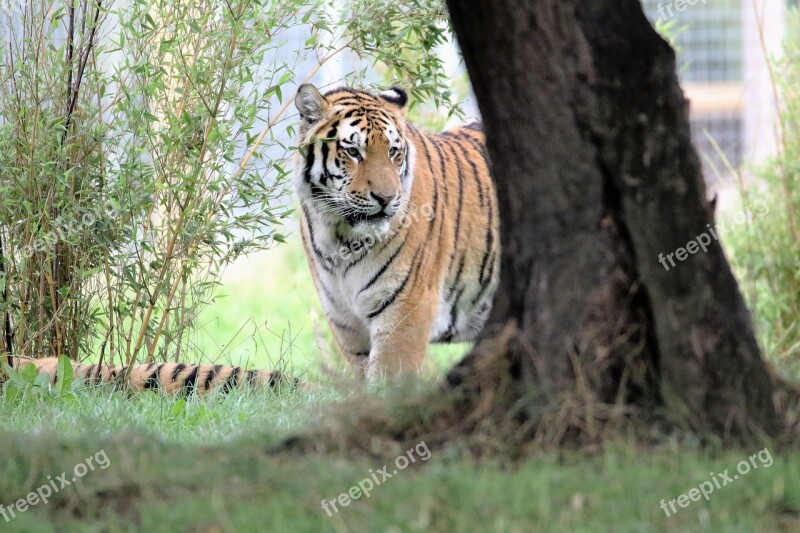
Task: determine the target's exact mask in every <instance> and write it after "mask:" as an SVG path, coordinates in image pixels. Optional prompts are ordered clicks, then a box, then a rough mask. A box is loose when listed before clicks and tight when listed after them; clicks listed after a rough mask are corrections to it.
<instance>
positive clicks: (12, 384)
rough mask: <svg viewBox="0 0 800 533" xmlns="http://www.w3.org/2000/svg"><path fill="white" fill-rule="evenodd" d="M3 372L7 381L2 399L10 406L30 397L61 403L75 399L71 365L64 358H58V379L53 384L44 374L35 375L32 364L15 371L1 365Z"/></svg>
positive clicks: (47, 375)
mask: <svg viewBox="0 0 800 533" xmlns="http://www.w3.org/2000/svg"><path fill="white" fill-rule="evenodd" d="M3 372H4V374H5V375H6V376H7V380H8V381H7V383H6V384H5V386H4V391H3V392H4V399H5V401H7V402H9V403H11V404H15V403H19V402H21V401H22V400H24V399H29V398H30V397H32V396H36V397H39V398H58V399H60V400H62V401H63V400H74V399H75V397H74V395H73V394H72V389H73V385H74V384H75V381H74V377H73V374H72V363H71V362H70V360H69V359H68V358H67V357H65V356H61V357H59V358H58V366H57V368H56V376H57V377H58V379H56V382H55V384H51V383H50V378H51V376H50V375H49V374H47V373H46V372H45V373H41V374H39V373H37V372H36V367H35V366H34V365H33V364H32V363H27V364H25V365H22V367H21V368H19V369H17V370H14V369H12V368H11V367H10V366H8V364H7V363H3Z"/></svg>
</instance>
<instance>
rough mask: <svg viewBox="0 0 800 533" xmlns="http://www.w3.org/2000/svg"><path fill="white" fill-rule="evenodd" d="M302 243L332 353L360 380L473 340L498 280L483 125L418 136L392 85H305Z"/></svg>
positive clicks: (403, 96)
mask: <svg viewBox="0 0 800 533" xmlns="http://www.w3.org/2000/svg"><path fill="white" fill-rule="evenodd" d="M294 103H295V107H296V108H297V111H298V112H299V116H300V124H299V127H298V133H299V141H298V142H297V145H298V150H297V152H296V155H295V156H294V159H295V161H294V182H295V189H296V191H297V195H298V197H299V204H300V209H299V212H300V234H301V240H302V243H303V247H304V250H305V255H306V258H307V262H308V264H309V266H310V269H311V274H312V278H313V281H314V285H315V286H316V289H317V293H318V295H319V298H320V300H321V302H322V306H323V310H324V312H325V316H326V318H327V322H328V324H329V326H330V329H331V331H332V333H333V337H334V339H335V344H336V345H337V347H338V349H339V351H341V352H342V353H343V354H344V356H345V358H346V360H347V361H348V362H349V364H350V367H351V368H352V369H353V370H354V372H355V374H356V376H357V377H358V378H359V379H361V380H364V379H366V380H367V381H374V380H375V379H379V378H380V377H390V376H398V375H401V374H412V375H413V374H414V373H418V372H419V370H420V369H421V367H422V364H423V362H424V360H425V356H426V352H427V349H428V346H429V344H430V343H450V342H466V341H472V340H474V339H475V337H476V336H477V334H478V332H480V331H481V329H482V328H483V325H484V324H485V322H486V320H487V317H488V315H489V312H490V310H491V307H492V301H493V298H494V293H495V290H496V288H497V285H498V276H499V271H500V238H499V216H498V204H497V195H496V191H495V186H494V182H493V181H492V177H491V174H490V162H489V157H488V152H487V149H486V144H485V137H484V134H483V132H482V126H481V124H480V123H479V122H475V123H472V124H469V125H466V126H463V127H458V128H455V129H451V130H448V131H444V132H442V133H423V132H422V131H421V130H420V129H417V128H416V127H414V126H413V125H411V124H410V123H409V122H408V121H407V120H406V117H407V113H408V109H409V97H408V94H407V92H406V91H405V90H403V89H402V88H399V87H392V88H391V89H388V90H386V91H383V92H380V93H376V92H370V91H368V90H362V89H353V88H347V87H342V88H335V89H332V90H328V91H326V92H325V93H324V94H323V93H321V92H320V90H319V89H317V88H316V87H315V86H314V85H312V84H303V85H301V86H300V87H299V88H298V91H297V94H296V96H295V100H294Z"/></svg>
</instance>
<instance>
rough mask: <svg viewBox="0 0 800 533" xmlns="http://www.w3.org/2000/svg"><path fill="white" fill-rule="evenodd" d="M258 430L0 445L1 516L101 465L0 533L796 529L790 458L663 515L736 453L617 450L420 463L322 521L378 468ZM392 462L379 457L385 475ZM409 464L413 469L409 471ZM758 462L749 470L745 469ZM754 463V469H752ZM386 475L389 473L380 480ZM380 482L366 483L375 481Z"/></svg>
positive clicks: (798, 483)
mask: <svg viewBox="0 0 800 533" xmlns="http://www.w3.org/2000/svg"><path fill="white" fill-rule="evenodd" d="M257 433H258V432H256V433H254V434H252V435H250V436H249V437H248V438H246V439H239V440H238V441H237V444H236V446H230V445H229V446H211V447H209V446H199V447H198V446H195V445H188V444H179V443H174V442H165V441H160V440H158V439H152V438H149V437H148V435H147V434H142V433H138V432H131V431H126V432H122V433H117V434H113V435H107V436H102V435H100V434H97V433H89V434H87V435H83V436H81V437H80V438H77V439H70V440H65V439H64V438H63V436H61V435H59V434H58V433H55V432H52V431H45V432H43V433H42V434H38V435H36V436H30V435H26V436H9V435H7V434H5V435H3V436H0V448H2V449H3V450H4V453H3V454H2V456H0V494H2V501H3V503H4V504H5V505H6V506H8V505H9V504H11V503H12V502H14V501H15V500H16V499H18V498H21V497H25V495H26V494H27V493H28V492H29V491H31V490H35V489H36V488H38V487H40V486H41V485H42V484H46V483H48V479H47V476H48V475H50V476H51V477H56V476H57V475H59V474H60V473H61V472H67V473H69V474H71V473H72V472H73V469H74V465H76V464H78V463H81V462H85V459H86V458H87V457H96V456H97V455H98V454H101V455H102V456H103V457H105V458H106V460H105V461H103V462H102V463H97V464H99V465H100V466H102V465H107V467H106V468H99V467H97V468H95V469H94V470H93V471H88V472H87V473H86V475H85V476H83V477H82V478H80V480H79V481H78V482H77V483H76V484H74V485H73V486H69V487H66V488H65V489H63V490H62V491H60V492H57V493H56V494H54V495H53V497H52V501H50V503H48V504H47V505H38V506H36V507H34V508H33V509H32V510H28V511H26V512H24V513H21V514H19V515H18V516H17V517H16V518H14V519H13V520H10V521H9V522H8V523H3V524H2V527H3V530H4V531H69V530H82V531H100V530H102V531H138V530H147V531H150V530H152V531H451V530H457V531H462V530H463V531H487V530H488V531H533V530H537V531H538V530H542V531H598V530H599V531H603V530H613V531H699V530H713V531H759V530H760V531H776V530H780V529H784V530H791V529H796V528H797V527H800V522H798V518H797V517H798V510H800V457H798V456H791V457H788V456H787V457H778V456H773V455H770V457H771V458H772V459H773V461H774V462H773V464H772V465H771V466H769V467H765V466H763V465H762V466H761V468H758V469H755V470H752V471H751V472H750V473H749V474H747V476H743V477H741V478H740V479H739V480H736V481H735V482H733V483H732V484H730V485H728V486H724V487H721V488H720V489H718V490H716V492H714V493H712V494H711V495H710V499H709V501H705V500H701V501H699V502H696V503H692V504H691V505H690V506H689V507H688V508H686V509H681V510H680V511H679V512H678V513H677V514H675V515H674V516H671V517H669V518H667V517H666V515H665V514H664V512H663V511H662V509H661V508H660V502H661V500H662V499H666V500H671V499H673V498H677V497H678V496H679V495H680V494H684V493H688V491H689V490H690V489H691V488H693V487H696V486H697V485H699V484H700V483H702V482H704V481H707V480H709V477H710V475H709V473H710V472H714V473H722V472H724V471H725V470H728V471H729V472H730V473H731V474H733V472H734V471H735V468H736V465H737V463H739V462H740V461H741V460H742V459H746V457H747V455H748V454H747V453H744V452H725V453H721V454H711V453H709V452H700V451H697V450H686V449H679V448H671V447H664V448H658V449H647V450H641V449H637V448H636V447H635V446H632V445H629V444H625V443H624V442H620V443H617V444H616V445H614V446H612V447H611V448H610V449H609V450H607V451H606V452H604V453H603V454H601V455H597V456H594V457H590V458H586V457H577V456H575V457H573V456H571V455H569V454H566V455H561V456H556V455H544V456H540V457H537V458H536V459H531V460H528V461H526V462H524V463H522V464H519V465H517V466H515V467H514V468H508V467H506V466H504V465H502V464H499V463H495V462H491V461H489V462H477V461H475V460H472V459H470V458H468V457H463V456H460V455H458V454H449V453H447V452H443V451H439V452H432V453H431V454H430V456H429V459H428V460H427V461H426V462H425V463H424V467H421V468H420V467H417V466H411V467H408V468H407V469H405V470H400V471H399V472H398V473H397V474H395V475H394V476H393V477H392V478H391V479H387V480H386V481H384V482H383V483H382V484H380V485H378V486H376V487H375V488H374V489H373V491H372V493H371V495H370V497H369V498H363V497H361V498H360V499H358V500H355V501H352V502H351V503H350V504H349V505H348V506H347V507H342V508H340V510H339V512H338V513H332V515H333V516H330V517H329V516H328V515H327V513H326V512H325V511H323V510H322V508H321V502H322V500H328V501H330V500H332V499H334V498H337V497H338V495H339V494H342V493H344V492H346V491H349V489H350V487H352V486H354V485H357V484H358V483H359V482H360V481H362V480H363V479H364V478H367V477H369V476H370V469H372V470H377V469H380V468H381V467H382V466H384V464H387V463H385V462H384V461H383V460H379V461H376V460H370V459H367V458H342V457H324V458H321V457H316V456H305V457H298V456H282V455H277V456H276V455H271V456H268V455H266V454H265V453H264V450H265V446H264V440H267V441H268V440H270V439H269V435H267V438H266V439H262V438H261V435H258V434H257ZM391 463H392V459H389V460H388V464H389V466H390V468H391ZM417 464H423V463H422V462H421V461H418V462H417ZM759 464H760V463H759ZM764 464H766V463H764ZM389 472H392V470H391V469H390V470H389ZM378 479H380V478H378ZM0 520H1V519H0Z"/></svg>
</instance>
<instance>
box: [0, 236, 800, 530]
mask: <svg viewBox="0 0 800 533" xmlns="http://www.w3.org/2000/svg"><path fill="white" fill-rule="evenodd" d="M223 281H224V284H223V286H222V287H221V288H220V290H219V291H218V293H217V294H216V296H215V302H214V304H213V305H211V306H209V307H207V308H206V309H204V310H203V312H202V314H201V315H200V319H199V325H200V327H199V330H198V332H197V333H196V335H195V337H194V339H193V341H194V345H195V348H194V353H193V354H192V356H191V358H190V356H189V355H187V356H186V360H187V361H190V360H196V361H201V360H202V361H216V362H233V363H237V364H247V365H249V366H250V367H258V368H276V367H277V368H281V369H285V370H289V371H290V372H293V373H294V374H295V375H299V376H301V378H302V379H303V380H305V381H313V382H316V383H320V384H321V386H320V387H319V388H318V389H314V390H311V391H288V390H284V391H279V392H271V391H234V392H233V393H231V394H229V395H221V394H212V395H210V396H208V397H204V398H195V397H190V398H188V399H185V400H183V399H176V398H171V397H167V396H164V395H162V394H155V393H154V394H141V395H136V396H133V397H129V396H128V395H126V394H125V393H123V392H119V391H116V392H115V391H112V390H111V389H109V388H87V387H82V388H78V389H76V390H75V391H73V392H72V393H71V394H67V395H65V396H61V397H49V396H42V395H31V396H29V397H26V398H24V399H22V400H20V399H19V398H12V397H7V396H6V395H3V396H2V397H0V428H3V429H2V432H0V505H3V506H4V507H3V508H0V531H72V530H78V531H138V530H148V531H149V530H152V531H208V532H216V531H223V532H227V531H337V532H339V531H452V530H456V531H461V530H463V531H509V532H514V531H531V530H542V531H559V532H560V531H605V530H611V531H702V530H707V531H742V532H745V531H746V532H749V531H776V530H786V531H791V530H798V529H800V455H798V454H795V453H792V454H790V455H778V453H777V452H773V451H772V450H767V453H768V454H769V456H770V458H771V459H772V460H773V461H774V462H773V463H772V464H771V465H770V466H766V465H765V464H764V463H759V464H760V467H759V468H756V469H753V470H752V471H751V472H749V473H748V474H747V475H745V476H741V478H740V479H738V480H736V481H735V482H732V483H731V484H729V485H728V486H724V487H720V488H719V489H715V491H714V493H713V494H711V495H710V497H709V500H708V501H706V500H705V499H701V500H700V501H697V502H692V503H691V504H690V505H689V506H688V507H687V508H681V509H680V510H679V511H678V512H677V513H674V515H673V516H670V517H667V516H666V514H665V513H664V511H663V510H662V508H661V506H660V505H661V501H662V499H663V500H665V501H666V502H667V505H669V503H668V502H669V501H670V500H673V499H675V500H676V502H678V500H677V498H678V497H679V496H680V495H681V494H687V495H689V494H691V493H690V490H691V489H692V488H694V487H698V486H700V485H701V484H703V483H709V482H710V481H711V480H712V479H714V478H716V479H717V480H719V479H720V476H719V474H722V473H724V472H725V471H726V470H728V472H729V473H730V474H731V476H732V475H733V474H734V473H735V472H736V467H737V464H738V463H739V462H740V461H742V460H747V458H748V456H750V455H752V454H753V453H754V452H757V451H758V450H747V451H726V452H719V453H714V452H713V451H711V450H708V449H705V450H701V449H698V448H694V447H692V446H690V445H689V446H687V444H685V443H684V444H682V445H680V446H678V445H675V444H669V443H668V444H664V445H662V446H660V447H656V448H643V447H641V446H639V445H636V444H633V443H631V442H628V441H626V440H624V439H623V440H620V441H618V442H612V443H609V444H608V448H607V449H606V451H604V452H602V453H598V454H594V455H592V456H589V457H587V456H584V455H578V454H574V453H571V452H562V453H560V454H557V455H556V454H540V455H537V456H534V457H531V458H529V459H526V460H525V461H522V462H510V461H508V460H506V461H504V460H503V459H502V457H496V458H493V459H489V460H487V459H480V460H478V459H475V458H473V457H471V456H470V455H468V454H467V453H466V452H463V451H457V450H458V449H459V448H457V447H453V448H452V449H449V448H444V449H442V448H438V449H434V451H432V452H431V454H430V456H429V458H428V459H427V460H425V461H422V460H419V461H417V462H416V463H415V464H414V465H412V466H411V467H409V468H408V469H406V470H400V471H398V473H397V474H396V475H394V476H393V477H392V478H391V479H387V480H386V481H384V482H383V484H381V485H379V486H376V487H374V489H373V490H372V492H371V495H370V497H369V498H365V497H360V498H359V499H358V500H354V501H352V502H351V503H349V505H347V506H346V507H342V504H341V503H338V504H337V506H339V507H340V509H339V512H335V513H334V512H332V513H331V516H329V515H328V513H327V512H326V511H325V510H323V508H322V506H321V502H322V500H327V501H331V500H333V499H335V498H338V497H339V495H341V494H343V493H345V492H346V491H349V490H350V488H351V487H353V486H357V485H358V483H359V482H362V483H363V480H364V479H365V478H368V477H370V476H371V475H372V472H377V471H378V470H379V469H380V468H381V467H382V466H384V464H386V463H387V461H388V462H389V464H390V468H389V470H388V472H390V473H391V472H393V470H394V468H392V467H391V461H392V460H393V459H392V458H391V457H390V458H389V459H381V460H375V459H368V458H365V457H362V456H357V457H346V456H340V455H337V454H334V455H331V454H328V455H315V454H312V455H308V456H299V455H287V454H285V453H280V454H276V453H272V452H270V451H269V448H270V446H272V445H274V444H276V443H278V442H280V441H281V440H282V439H284V438H285V437H287V436H289V435H291V434H294V433H297V432H302V431H303V430H305V429H307V428H314V427H317V426H319V425H329V424H335V423H336V422H335V419H334V418H333V415H332V414H331V410H332V406H335V404H337V403H339V402H341V401H344V400H349V403H348V405H360V402H369V401H373V400H374V399H373V398H370V397H361V396H356V397H355V401H354V399H353V398H352V396H353V395H361V394H365V393H363V392H361V391H358V390H357V389H358V388H357V387H355V386H354V385H353V384H352V382H349V381H347V380H346V379H342V378H341V374H343V373H344V369H343V367H342V364H341V360H340V358H339V356H338V355H337V354H336V353H335V350H334V349H333V347H332V344H331V339H330V333H329V332H328V329H327V326H326V325H325V322H324V316H323V314H322V311H321V308H320V305H319V301H318V298H317V296H316V293H315V291H314V289H313V286H312V282H311V278H310V275H309V273H308V268H307V266H306V264H305V258H304V257H303V252H302V250H301V248H300V246H299V244H298V242H297V239H296V238H292V239H291V240H290V242H289V244H287V245H284V246H281V247H279V248H276V249H274V250H271V251H268V252H264V253H261V254H257V255H254V256H252V257H250V258H247V259H245V260H242V261H240V262H239V263H237V264H236V265H234V266H232V267H231V268H230V269H229V271H228V272H227V273H226V276H225V278H224V280H223ZM467 348H468V346H465V345H461V346H455V347H434V348H433V349H432V350H431V354H430V357H429V360H428V364H427V368H426V371H425V372H424V379H423V382H424V383H427V384H432V383H435V380H436V379H437V378H439V377H441V376H442V374H443V373H444V372H446V370H447V369H448V368H449V367H450V365H452V363H453V362H455V361H456V360H457V359H458V358H459V357H460V356H461V355H462V354H463V353H464V352H465V351H466V349H467ZM323 363H325V364H323ZM326 366H327V367H329V368H333V371H332V372H331V371H329V370H326V369H325V367H326ZM423 386H424V384H423ZM374 394H378V393H374ZM401 451H402V450H401ZM389 455H390V454H388V452H387V456H389ZM762 455H763V454H762ZM89 457H92V458H94V460H95V463H97V464H99V465H100V466H102V465H105V468H101V467H96V468H95V469H94V470H91V471H88V472H86V474H85V475H84V476H82V477H80V479H78V480H77V481H76V482H75V483H72V484H70V485H69V486H65V487H64V488H63V489H61V490H59V491H57V492H55V493H54V494H52V495H50V496H49V497H48V499H49V503H47V504H44V503H41V502H39V503H37V504H36V505H35V506H33V507H32V508H31V509H29V510H26V511H24V512H19V505H18V504H17V502H18V501H19V500H20V499H21V498H26V497H28V494H29V493H30V492H31V491H35V490H36V489H37V488H41V487H42V486H43V485H46V484H48V483H50V482H51V479H52V480H55V479H57V478H58V476H59V475H60V474H61V473H62V472H67V473H73V472H74V468H75V465H78V464H79V463H80V464H85V459H87V458H89ZM98 457H99V458H102V459H103V461H102V462H99V463H98ZM392 457H395V456H392ZM370 469H372V472H370ZM712 473H714V476H712ZM48 476H50V478H48ZM69 477H70V476H68V478H69ZM53 483H55V481H53ZM695 495H696V494H695ZM687 498H688V496H687ZM34 499H35V497H34ZM683 501H684V503H686V502H687V501H689V500H683ZM12 504H13V505H14V506H15V507H12V508H11V509H12V510H13V509H17V512H16V516H15V517H13V518H11V519H10V520H9V521H6V520H5V519H4V518H3V513H2V510H3V509H5V510H6V514H8V512H9V511H8V509H9V507H10V506H11V505H12ZM328 507H329V508H330V504H328Z"/></svg>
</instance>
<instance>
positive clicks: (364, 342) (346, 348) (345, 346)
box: [328, 319, 370, 380]
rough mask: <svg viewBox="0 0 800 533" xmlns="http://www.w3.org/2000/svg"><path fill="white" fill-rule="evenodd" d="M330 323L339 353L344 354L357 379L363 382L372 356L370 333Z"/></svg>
mask: <svg viewBox="0 0 800 533" xmlns="http://www.w3.org/2000/svg"><path fill="white" fill-rule="evenodd" d="M328 323H329V324H330V327H331V331H332V332H333V338H334V339H335V340H336V344H337V346H338V347H339V351H340V352H341V353H342V354H344V356H345V359H347V362H348V363H350V366H351V368H352V369H353V373H354V374H355V377H356V378H357V379H359V380H363V379H364V378H365V377H366V373H367V366H368V362H369V355H370V337H369V333H368V332H367V331H366V330H364V329H363V328H361V327H358V326H351V325H348V324H344V323H339V322H335V321H332V320H330V319H329V320H328Z"/></svg>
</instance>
